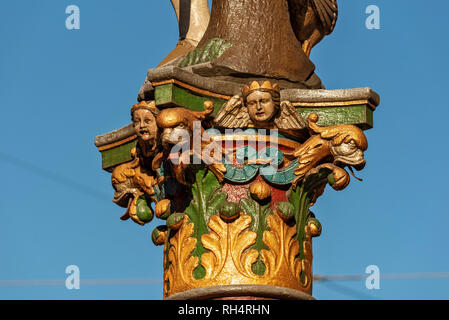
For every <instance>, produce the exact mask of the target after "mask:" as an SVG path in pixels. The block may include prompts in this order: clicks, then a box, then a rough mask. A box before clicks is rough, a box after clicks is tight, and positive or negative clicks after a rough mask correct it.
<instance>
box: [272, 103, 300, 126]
mask: <svg viewBox="0 0 449 320" xmlns="http://www.w3.org/2000/svg"><path fill="white" fill-rule="evenodd" d="M274 123H275V124H276V126H277V127H278V129H284V130H300V129H304V128H306V123H305V121H304V120H303V118H302V117H301V115H300V114H299V113H298V111H296V109H295V107H294V106H293V105H292V104H291V102H290V101H282V102H281V110H280V114H279V116H278V117H277V118H276V119H274Z"/></svg>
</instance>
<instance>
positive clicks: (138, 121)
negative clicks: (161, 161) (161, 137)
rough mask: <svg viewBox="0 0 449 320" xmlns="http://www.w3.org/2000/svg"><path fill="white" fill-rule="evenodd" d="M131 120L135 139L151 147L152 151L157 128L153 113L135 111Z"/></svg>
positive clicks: (144, 110)
mask: <svg viewBox="0 0 449 320" xmlns="http://www.w3.org/2000/svg"><path fill="white" fill-rule="evenodd" d="M132 120H133V126H134V129H135V130H136V134H137V137H138V138H139V139H140V140H142V141H144V142H145V143H147V144H149V145H152V147H153V149H154V148H156V146H157V136H158V128H157V125H156V118H155V117H154V115H153V113H152V112H151V111H150V110H148V109H144V108H142V109H137V110H135V111H134V112H133V119H132Z"/></svg>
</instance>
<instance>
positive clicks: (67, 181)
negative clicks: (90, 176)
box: [0, 152, 111, 200]
mask: <svg viewBox="0 0 449 320" xmlns="http://www.w3.org/2000/svg"><path fill="white" fill-rule="evenodd" d="M0 161H3V162H7V163H9V164H12V165H14V166H17V167H20V168H22V169H25V170H27V171H29V172H32V173H34V174H36V175H38V176H40V177H42V178H45V179H48V180H51V181H53V182H56V183H58V184H61V185H64V186H67V187H70V188H72V189H73V190H75V191H78V192H79V193H83V194H85V195H88V196H91V197H95V198H100V199H102V200H104V199H108V200H110V199H111V196H110V195H109V194H107V193H105V192H101V191H99V190H97V189H94V188H92V187H90V186H89V185H85V184H82V183H79V182H78V181H76V180H73V179H72V178H70V177H67V176H64V175H62V174H59V173H56V172H53V171H51V170H49V169H46V168H42V167H40V166H37V165H35V164H34V163H32V162H30V161H26V160H23V159H20V158H17V157H15V156H12V155H10V154H6V153H4V152H0Z"/></svg>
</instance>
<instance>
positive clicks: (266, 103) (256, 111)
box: [246, 91, 276, 124]
mask: <svg viewBox="0 0 449 320" xmlns="http://www.w3.org/2000/svg"><path fill="white" fill-rule="evenodd" d="M246 107H247V108H248V113H249V116H250V118H251V120H252V121H253V122H254V123H255V124H257V123H266V122H269V121H270V120H271V119H273V117H274V116H275V114H276V106H275V104H274V101H273V98H272V97H271V93H269V92H263V91H254V92H253V93H251V94H250V95H248V97H247V98H246Z"/></svg>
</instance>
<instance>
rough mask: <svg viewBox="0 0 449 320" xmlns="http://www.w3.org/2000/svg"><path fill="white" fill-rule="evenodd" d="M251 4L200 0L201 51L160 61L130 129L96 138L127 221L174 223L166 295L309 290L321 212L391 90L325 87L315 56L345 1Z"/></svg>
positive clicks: (291, 294) (265, 295)
mask: <svg viewBox="0 0 449 320" xmlns="http://www.w3.org/2000/svg"><path fill="white" fill-rule="evenodd" d="M240 2H241V1H240ZM240 2H239V1H237V0H214V1H213V2H212V3H213V5H212V12H211V15H210V16H209V14H208V10H205V8H208V7H207V1H201V0H199V1H191V2H189V3H190V5H191V6H192V9H193V11H195V10H196V9H195V8H199V9H198V12H196V13H191V15H190V17H192V14H193V15H195V14H198V15H197V16H196V17H197V18H198V17H199V18H198V19H200V20H201V19H203V20H201V21H203V22H204V23H203V24H201V23H199V24H198V21H199V20H195V21H194V22H195V23H194V24H193V25H192V24H190V23H189V24H187V27H186V28H187V29H183V28H184V27H182V26H180V29H182V30H184V31H186V30H187V32H186V33H185V35H188V34H189V32H188V30H190V31H191V33H190V34H194V35H195V38H194V39H193V40H195V41H190V40H189V41H190V45H191V48H190V49H189V50H187V51H186V52H181V51H178V52H174V53H171V54H170V55H169V56H168V58H166V59H165V62H164V63H163V64H161V65H160V66H159V67H157V68H155V69H152V70H149V72H148V74H147V78H146V81H145V84H144V86H143V87H142V88H141V90H140V92H139V96H138V100H139V101H138V103H136V104H135V105H134V106H132V108H131V121H132V123H131V124H130V125H128V126H126V127H124V128H121V129H119V130H116V131H113V132H110V133H107V134H104V135H101V136H98V137H96V140H95V143H96V145H97V147H98V148H99V150H100V152H101V153H102V159H103V169H105V170H107V171H109V172H112V185H113V187H114V189H115V191H116V192H115V195H114V202H115V203H116V204H118V205H120V206H122V207H124V208H125V209H124V211H125V212H124V215H123V216H122V219H124V220H126V219H129V218H131V219H132V220H133V221H134V222H136V223H138V224H140V225H145V224H147V223H150V222H151V221H152V220H153V218H154V216H156V217H157V218H158V219H160V220H162V221H164V222H163V223H162V224H161V225H160V226H158V227H156V228H154V231H153V233H152V239H153V242H154V243H155V244H156V245H161V246H164V253H163V257H161V259H162V258H163V263H162V265H163V269H164V284H163V294H164V298H166V299H224V298H232V299H238V298H240V299H245V298H252V299H254V298H257V299H311V298H312V279H313V273H312V256H313V254H312V238H313V237H317V236H319V235H320V234H321V224H320V222H319V221H318V219H317V218H316V217H315V215H314V214H313V213H312V212H311V211H310V208H311V207H312V206H313V205H314V204H315V202H316V201H317V200H318V198H319V197H320V196H321V195H322V194H323V192H324V189H325V187H326V185H327V184H329V185H330V186H331V187H332V188H333V189H335V190H343V189H344V188H346V187H347V186H348V184H349V182H350V180H351V179H350V174H349V173H352V174H353V170H352V169H353V168H354V169H356V170H361V169H363V168H364V166H365V163H366V161H365V158H364V152H365V151H366V149H367V148H368V143H367V139H366V137H365V135H364V133H363V130H366V129H369V128H371V127H372V121H373V120H372V116H373V111H374V110H375V109H376V106H377V105H378V104H379V96H378V95H377V94H376V93H375V92H373V91H372V90H370V89H368V88H359V89H343V90H324V89H322V84H321V81H320V80H319V79H318V78H317V77H316V76H315V75H314V73H313V70H314V67H313V64H312V63H311V62H310V60H309V58H308V56H309V54H310V50H311V48H312V47H313V46H314V45H315V44H316V43H318V42H319V41H320V40H321V39H322V38H323V36H324V35H327V34H329V33H330V32H332V30H333V28H334V26H335V22H336V19H337V4H336V1H335V0H310V1H307V0H289V1H271V0H257V1H256V0H247V1H244V2H243V4H244V5H238V4H239V3H240ZM253 2H254V3H255V2H257V10H256V11H254V10H252V11H251V10H250V9H249V8H254V5H253V6H251V4H252V3H253ZM172 3H173V6H174V8H175V9H176V10H177V11H176V12H177V16H178V18H179V19H180V25H182V24H183V23H185V22H184V21H182V14H181V12H182V10H183V8H182V4H183V1H175V0H172ZM247 6H248V7H247ZM243 18H244V19H243ZM209 19H210V22H209ZM208 22H209V24H207V23H208ZM268 22H269V23H268ZM267 25H269V26H270V27H272V26H274V25H276V26H277V27H278V28H279V30H284V29H285V30H286V32H285V33H282V32H281V33H280V32H274V31H270V30H269V29H267V28H265V27H264V26H267ZM189 28H193V29H195V30H193V29H189ZM200 34H201V37H199V35H200ZM280 34H283V35H282V38H281V39H280V38H279V36H280ZM187 38H188V37H187ZM187 38H184V39H187ZM255 42H257V43H260V45H257V46H256V45H251V43H253V44H254V43H255ZM280 43H283V46H282V47H281V46H280V45H277V44H280ZM248 48H251V50H249V49H248ZM243 49H244V50H243ZM267 50H271V51H270V52H267ZM347 170H349V172H348V171H347Z"/></svg>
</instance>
